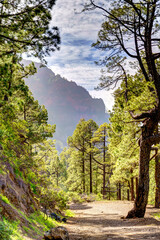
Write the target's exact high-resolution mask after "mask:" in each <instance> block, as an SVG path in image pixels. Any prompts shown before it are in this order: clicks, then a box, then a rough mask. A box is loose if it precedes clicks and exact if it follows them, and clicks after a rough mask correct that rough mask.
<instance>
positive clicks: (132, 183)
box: [130, 169, 135, 201]
mask: <svg viewBox="0 0 160 240" xmlns="http://www.w3.org/2000/svg"><path fill="white" fill-rule="evenodd" d="M130 172H131V173H133V169H131V171H130ZM134 199H135V194H134V178H133V177H131V201H134Z"/></svg>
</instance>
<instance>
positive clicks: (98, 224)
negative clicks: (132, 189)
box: [66, 201, 160, 240]
mask: <svg viewBox="0 0 160 240" xmlns="http://www.w3.org/2000/svg"><path fill="white" fill-rule="evenodd" d="M132 207H133V203H131V202H127V201H115V202H110V201H108V202H107V201H101V202H92V203H85V204H72V205H71V206H70V208H71V210H72V211H73V212H74V213H75V217H73V218H70V219H69V221H68V223H67V225H66V228H67V229H68V231H69V235H70V240H82V239H84V240H88V239H90V240H97V239H99V240H112V239H113V240H115V239H116V240H124V239H128V240H132V239H134V240H135V239H136V240H137V239H139V240H147V239H148V240H153V239H154V240H160V221H158V220H156V219H155V218H153V214H154V213H155V212H160V210H157V209H155V208H153V207H152V206H148V207H147V211H146V215H145V218H143V219H138V218H135V219H122V217H123V216H126V215H127V212H128V211H129V210H130V209H131V208H132Z"/></svg>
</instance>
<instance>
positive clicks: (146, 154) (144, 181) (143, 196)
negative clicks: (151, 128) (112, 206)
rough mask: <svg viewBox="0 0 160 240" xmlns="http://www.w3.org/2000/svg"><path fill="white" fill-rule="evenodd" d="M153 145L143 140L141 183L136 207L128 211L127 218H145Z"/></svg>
mask: <svg viewBox="0 0 160 240" xmlns="http://www.w3.org/2000/svg"><path fill="white" fill-rule="evenodd" d="M150 152H151V145H150V144H149V143H148V141H145V140H142V141H141V146H140V162H139V183H138V189H137V196H136V199H135V203H134V208H133V209H132V210H131V211H129V212H128V215H127V217H126V218H133V217H138V218H143V217H144V215H145V211H146V206H147V203H148V192H149V160H150Z"/></svg>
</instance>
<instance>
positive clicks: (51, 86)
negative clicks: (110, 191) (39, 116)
mask: <svg viewBox="0 0 160 240" xmlns="http://www.w3.org/2000/svg"><path fill="white" fill-rule="evenodd" d="M35 66H36V68H37V73H36V74H35V75H34V76H30V77H29V78H27V79H26V84H27V85H28V86H29V88H30V90H31V91H32V93H33V95H34V97H35V98H36V99H37V100H38V101H39V103H40V104H41V105H45V107H46V109H47V110H48V116H49V123H51V124H56V134H55V136H54V138H55V139H57V140H58V141H61V142H62V143H63V145H66V140H67V137H68V136H71V135H72V133H73V131H74V129H75V127H76V125H77V123H78V122H79V120H80V119H81V118H84V119H85V120H88V119H93V120H94V121H96V122H97V123H98V124H102V123H104V122H106V121H108V115H107V114H106V113H105V105H104V102H103V100H102V99H97V98H92V97H91V96H90V95H89V93H88V91H87V90H86V89H85V88H83V87H81V86H78V85H77V84H76V83H75V82H72V81H68V80H66V79H64V78H62V77H61V76H60V75H55V74H54V73H53V72H52V71H51V70H50V69H49V68H47V67H43V68H40V64H38V63H35Z"/></svg>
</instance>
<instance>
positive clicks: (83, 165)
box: [82, 151, 86, 193]
mask: <svg viewBox="0 0 160 240" xmlns="http://www.w3.org/2000/svg"><path fill="white" fill-rule="evenodd" d="M82 185H83V193H85V191H86V188H85V185H86V183H85V160H84V151H83V158H82Z"/></svg>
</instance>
